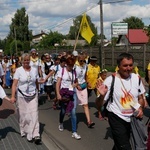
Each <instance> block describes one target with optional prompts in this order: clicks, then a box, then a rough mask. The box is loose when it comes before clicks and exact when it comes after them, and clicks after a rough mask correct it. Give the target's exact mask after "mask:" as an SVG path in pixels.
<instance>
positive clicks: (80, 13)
mask: <svg viewBox="0 0 150 150" xmlns="http://www.w3.org/2000/svg"><path fill="white" fill-rule="evenodd" d="M97 6H98V5H97V4H94V5H93V6H92V7H90V8H89V9H88V10H83V11H81V12H79V13H78V14H76V15H74V16H72V17H70V18H68V19H67V20H65V21H64V22H62V23H60V24H57V25H52V26H50V27H48V28H50V29H49V30H51V29H53V28H56V27H59V26H62V25H63V24H66V23H67V22H69V21H70V20H73V19H74V18H76V17H77V16H79V15H82V14H83V13H85V12H88V11H90V10H92V9H93V8H95V7H97Z"/></svg>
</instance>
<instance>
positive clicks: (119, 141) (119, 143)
mask: <svg viewBox="0 0 150 150" xmlns="http://www.w3.org/2000/svg"><path fill="white" fill-rule="evenodd" d="M108 121H109V124H110V127H111V131H112V135H113V139H114V147H113V149H112V150H132V148H131V144H130V133H131V125H130V122H126V121H124V120H123V119H121V118H120V117H118V116H117V115H115V114H114V113H112V112H108Z"/></svg>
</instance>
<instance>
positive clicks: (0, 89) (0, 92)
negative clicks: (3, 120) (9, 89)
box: [0, 85, 6, 99]
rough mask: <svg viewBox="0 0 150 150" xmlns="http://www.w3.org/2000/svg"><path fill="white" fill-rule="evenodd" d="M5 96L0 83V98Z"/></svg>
mask: <svg viewBox="0 0 150 150" xmlns="http://www.w3.org/2000/svg"><path fill="white" fill-rule="evenodd" d="M5 97H6V93H5V91H4V89H3V88H2V87H1V85H0V98H1V99H3V98H5Z"/></svg>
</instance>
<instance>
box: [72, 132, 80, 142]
mask: <svg viewBox="0 0 150 150" xmlns="http://www.w3.org/2000/svg"><path fill="white" fill-rule="evenodd" d="M72 137H73V138H75V139H76V140H80V139H81V136H80V135H79V134H77V132H73V133H72Z"/></svg>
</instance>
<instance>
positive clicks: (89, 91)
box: [87, 88, 97, 97]
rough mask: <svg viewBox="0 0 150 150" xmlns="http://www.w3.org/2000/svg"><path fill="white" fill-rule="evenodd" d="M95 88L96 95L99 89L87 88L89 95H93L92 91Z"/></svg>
mask: <svg viewBox="0 0 150 150" xmlns="http://www.w3.org/2000/svg"><path fill="white" fill-rule="evenodd" d="M93 90H94V93H95V95H97V89H96V88H95V89H87V91H88V97H90V96H91V95H92V91H93Z"/></svg>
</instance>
